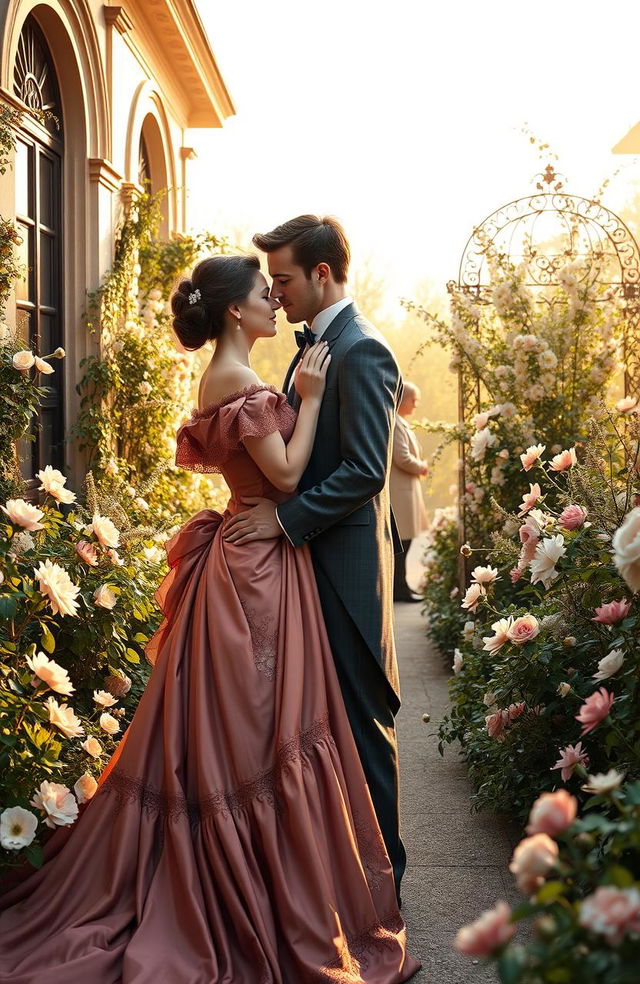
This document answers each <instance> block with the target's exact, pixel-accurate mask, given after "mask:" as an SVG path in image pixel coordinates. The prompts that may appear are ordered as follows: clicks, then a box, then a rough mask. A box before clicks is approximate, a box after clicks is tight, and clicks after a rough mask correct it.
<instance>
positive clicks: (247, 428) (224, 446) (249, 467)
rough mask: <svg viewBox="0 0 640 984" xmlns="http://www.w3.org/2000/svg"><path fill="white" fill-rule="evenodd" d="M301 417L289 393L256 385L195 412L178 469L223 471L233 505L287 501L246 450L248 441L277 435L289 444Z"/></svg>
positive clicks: (184, 430) (182, 440) (180, 441)
mask: <svg viewBox="0 0 640 984" xmlns="http://www.w3.org/2000/svg"><path fill="white" fill-rule="evenodd" d="M295 422H296V413H295V411H294V410H293V408H292V407H291V406H290V405H289V404H288V403H287V398H286V396H285V394H284V393H282V392H280V391H279V390H277V389H276V388H275V387H274V386H267V385H265V384H264V383H255V384H254V385H252V386H247V387H245V388H244V389H242V390H238V391H237V392H236V393H230V394H229V395H228V396H226V397H225V398H224V399H223V400H219V401H218V402H217V403H211V404H209V405H208V406H206V407H203V409H202V410H194V411H193V412H192V414H191V418H190V419H189V420H187V421H185V423H184V424H182V426H181V427H180V429H179V431H178V434H177V449H176V465H178V466H179V467H181V468H187V469H189V470H190V471H197V472H208V473H211V472H220V473H221V474H222V476H223V477H224V479H225V481H226V483H227V485H228V486H229V488H230V490H231V495H232V500H235V502H236V503H237V502H239V500H240V498H242V497H244V496H254V495H261V496H265V497H266V498H270V499H275V500H277V501H282V500H284V499H286V498H287V496H286V495H285V494H284V493H282V492H279V491H278V490H277V489H275V488H274V486H273V485H271V483H270V482H269V481H268V479H267V478H266V477H265V475H264V474H263V473H262V472H261V471H260V469H259V468H258V466H257V465H256V463H255V462H254V460H253V458H252V457H251V455H250V454H249V453H248V452H247V450H246V448H245V446H244V440H245V438H247V437H267V436H268V435H269V434H274V433H275V432H276V431H279V433H280V434H281V435H282V439H283V441H285V443H286V442H288V441H289V440H290V438H291V435H292V433H293V429H294V427H295Z"/></svg>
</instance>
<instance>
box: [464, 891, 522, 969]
mask: <svg viewBox="0 0 640 984" xmlns="http://www.w3.org/2000/svg"><path fill="white" fill-rule="evenodd" d="M514 932H515V926H514V925H513V924H512V923H511V909H510V908H509V906H508V905H507V903H506V902H498V904H497V905H496V907H495V909H488V910H487V911H486V912H483V913H482V915H481V916H480V918H479V919H476V921H475V922H474V923H471V924H470V925H469V926H463V927H462V929H460V930H458V934H457V936H456V938H455V940H454V943H453V945H454V946H455V948H456V950H459V951H460V953H466V954H467V956H469V957H488V956H489V955H490V954H491V953H493V951H494V950H496V949H497V948H498V947H499V946H504V944H505V943H508V942H509V940H510V939H511V937H512V936H513V934H514Z"/></svg>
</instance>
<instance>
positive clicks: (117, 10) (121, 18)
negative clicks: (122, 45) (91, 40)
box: [104, 6, 133, 34]
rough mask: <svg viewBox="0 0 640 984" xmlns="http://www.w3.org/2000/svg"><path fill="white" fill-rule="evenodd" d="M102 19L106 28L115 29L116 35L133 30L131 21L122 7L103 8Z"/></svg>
mask: <svg viewBox="0 0 640 984" xmlns="http://www.w3.org/2000/svg"><path fill="white" fill-rule="evenodd" d="M104 19H105V21H106V24H107V27H115V29H116V31H117V32H118V34H128V33H129V32H130V31H132V30H133V21H132V20H131V18H130V17H129V14H128V13H127V12H126V10H125V8H124V7H107V6H105V8H104Z"/></svg>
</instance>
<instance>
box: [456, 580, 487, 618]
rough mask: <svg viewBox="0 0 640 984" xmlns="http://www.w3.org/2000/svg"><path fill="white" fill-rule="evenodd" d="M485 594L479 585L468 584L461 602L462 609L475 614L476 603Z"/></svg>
mask: <svg viewBox="0 0 640 984" xmlns="http://www.w3.org/2000/svg"><path fill="white" fill-rule="evenodd" d="M485 593H486V592H485V589H484V588H483V587H482V585H481V584H476V583H475V582H474V583H473V584H470V585H469V587H468V588H467V590H466V593H465V596H464V599H463V602H462V607H463V608H466V609H467V610H468V611H470V612H475V610H476V608H477V607H478V602H479V601H480V598H481V597H482V595H483V594H485Z"/></svg>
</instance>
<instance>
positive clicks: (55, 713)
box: [46, 697, 84, 738]
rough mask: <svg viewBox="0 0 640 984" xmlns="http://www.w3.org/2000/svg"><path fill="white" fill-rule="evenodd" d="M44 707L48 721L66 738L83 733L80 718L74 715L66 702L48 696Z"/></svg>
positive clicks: (75, 736) (76, 736)
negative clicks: (62, 702) (60, 702)
mask: <svg viewBox="0 0 640 984" xmlns="http://www.w3.org/2000/svg"><path fill="white" fill-rule="evenodd" d="M46 708H47V711H48V713H49V721H50V723H51V724H52V725H53V726H54V728H57V729H58V730H59V731H61V732H62V734H63V735H65V736H66V737H67V738H78V737H79V736H80V735H83V734H84V728H83V727H82V724H81V723H80V718H79V717H76V715H75V714H74V713H73V710H72V709H71V708H70V707H69V705H68V704H59V703H58V701H57V700H56V699H55V697H48V698H47V702H46Z"/></svg>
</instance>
